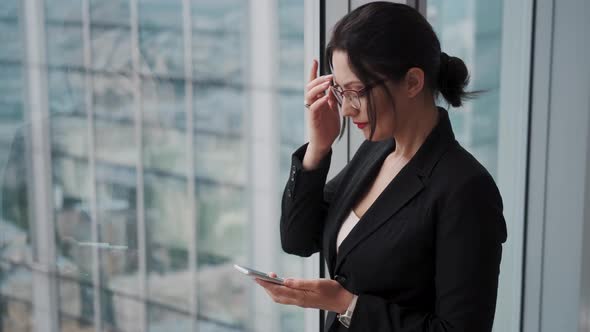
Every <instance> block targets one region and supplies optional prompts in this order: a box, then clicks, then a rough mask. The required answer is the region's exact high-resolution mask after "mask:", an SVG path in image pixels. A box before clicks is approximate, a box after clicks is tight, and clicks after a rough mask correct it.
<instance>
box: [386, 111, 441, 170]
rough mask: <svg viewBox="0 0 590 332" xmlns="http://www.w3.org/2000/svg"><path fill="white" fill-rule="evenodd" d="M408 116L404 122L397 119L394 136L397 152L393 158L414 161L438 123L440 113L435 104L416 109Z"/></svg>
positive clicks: (408, 113) (395, 151)
mask: <svg viewBox="0 0 590 332" xmlns="http://www.w3.org/2000/svg"><path fill="white" fill-rule="evenodd" d="M406 114H407V116H406V117H405V118H404V119H403V120H402V119H399V118H398V119H396V120H397V121H396V132H395V133H394V135H393V136H394V139H395V150H394V151H393V152H392V153H391V157H392V158H396V159H397V158H403V159H406V160H410V159H412V157H413V156H414V155H415V154H416V152H417V151H418V149H420V147H421V146H422V144H423V143H424V141H425V140H426V138H427V137H428V135H429V134H430V132H432V129H434V127H435V126H436V124H437V123H438V118H439V111H438V109H437V107H436V106H435V105H434V104H432V105H431V106H428V107H422V108H416V109H414V110H412V111H409V112H406ZM400 120H401V122H398V121H400Z"/></svg>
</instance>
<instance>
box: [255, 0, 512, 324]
mask: <svg viewBox="0 0 590 332" xmlns="http://www.w3.org/2000/svg"><path fill="white" fill-rule="evenodd" d="M326 58H327V61H328V65H329V67H330V68H331V69H332V73H333V74H332V75H325V76H321V77H316V71H317V62H315V61H314V66H313V68H312V73H311V77H310V82H309V83H308V84H307V87H306V95H305V103H306V107H307V108H308V109H309V112H310V116H309V119H310V120H309V132H310V140H309V143H308V144H306V145H304V146H302V147H301V148H299V149H298V150H297V151H296V152H295V153H294V154H293V157H292V168H291V174H290V177H289V181H288V183H287V186H286V188H285V192H284V196H283V200H282V216H281V242H282V247H283V249H284V251H286V252H287V253H291V254H295V255H299V256H305V257H307V256H310V255H311V254H313V253H315V252H318V251H320V250H321V251H322V252H323V253H324V255H325V257H326V263H327V266H328V269H329V273H330V277H331V279H319V280H301V279H287V280H286V282H285V285H275V284H271V283H267V282H264V281H262V280H257V283H259V284H260V285H261V286H263V287H264V288H265V290H266V291H267V293H268V294H269V295H270V296H271V297H272V298H273V300H274V301H276V302H278V303H282V304H288V305H298V306H301V307H305V308H318V309H323V310H327V311H329V313H328V317H327V320H326V331H469V332H472V331H477V332H481V331H491V329H492V323H493V318H494V311H495V306H496V295H497V287H498V275H499V266H500V260H501V251H502V243H503V242H505V240H506V224H505V221H504V218H503V216H502V199H501V197H500V194H499V192H498V189H497V187H496V184H495V183H494V180H493V179H492V177H491V176H490V175H489V173H488V172H487V171H486V170H485V168H484V167H483V166H481V165H480V164H479V163H478V162H477V161H476V160H475V158H473V156H472V155H471V154H469V153H468V152H467V151H466V150H464V149H463V148H462V147H461V146H460V145H459V143H458V142H457V141H456V140H455V138H454V135H453V130H452V128H451V124H450V122H449V117H448V113H447V111H446V110H445V109H443V108H440V107H437V106H435V100H436V98H437V96H439V95H442V97H444V99H446V101H448V103H449V104H450V105H452V106H454V107H458V106H460V105H461V104H462V101H463V100H464V99H465V98H467V97H470V96H471V95H470V94H469V93H466V92H465V90H464V88H465V86H466V85H467V82H468V72H467V68H466V67H465V64H464V63H463V61H461V60H460V59H458V58H455V57H449V56H448V55H446V54H445V53H441V50H440V44H439V41H438V39H437V37H436V35H435V33H434V31H433V30H432V27H431V26H430V25H429V24H428V22H427V21H426V20H425V19H424V18H423V17H422V15H420V14H419V13H418V12H417V11H416V10H414V9H413V8H411V7H408V6H405V5H401V4H395V3H389V2H373V3H369V4H367V5H365V6H362V7H359V8H358V9H356V10H355V11H353V12H351V13H350V14H348V15H346V16H345V17H344V18H342V20H341V21H340V22H338V24H337V25H336V26H335V28H334V31H333V34H332V37H331V41H330V43H329V44H328V46H327V50H326ZM326 92H327V94H325V93H326ZM339 111H341V112H342V115H343V116H344V117H348V118H350V119H351V120H352V122H353V123H354V124H355V125H356V126H357V127H358V128H359V129H360V130H361V131H362V132H363V134H364V135H365V137H366V138H367V140H366V141H365V142H364V143H363V144H362V145H361V146H360V148H359V149H358V151H357V152H356V154H355V155H354V157H353V159H352V160H351V161H350V162H349V163H348V165H347V166H346V167H345V168H344V169H343V170H342V171H341V172H340V173H339V174H338V175H337V176H336V177H335V178H334V179H332V180H331V181H329V182H328V183H326V177H327V174H328V169H329V167H330V157H331V145H332V144H333V142H334V141H335V140H336V138H337V137H338V134H339V132H341V130H343V129H344V126H342V129H341V127H340V124H339V123H340V117H339ZM343 123H345V122H343ZM271 275H273V276H274V275H275V274H274V273H273V274H271Z"/></svg>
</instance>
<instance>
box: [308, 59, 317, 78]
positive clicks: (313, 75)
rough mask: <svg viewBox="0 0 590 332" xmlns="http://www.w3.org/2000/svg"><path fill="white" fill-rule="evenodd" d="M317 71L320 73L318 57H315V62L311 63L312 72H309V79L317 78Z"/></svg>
mask: <svg viewBox="0 0 590 332" xmlns="http://www.w3.org/2000/svg"><path fill="white" fill-rule="evenodd" d="M317 73H318V61H317V60H316V59H313V62H312V64H311V72H310V73H309V80H310V81H313V80H315V79H316V77H317Z"/></svg>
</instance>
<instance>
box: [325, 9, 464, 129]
mask: <svg viewBox="0 0 590 332" xmlns="http://www.w3.org/2000/svg"><path fill="white" fill-rule="evenodd" d="M337 50H340V51H345V52H347V54H348V61H349V64H350V66H351V69H352V71H353V72H354V73H355V75H356V76H357V77H358V78H359V79H360V80H361V81H362V82H363V83H364V84H365V85H367V84H371V83H372V82H376V81H379V80H384V79H385V80H391V81H393V82H399V81H401V80H402V79H403V78H404V77H405V75H406V73H407V72H408V70H409V69H410V68H414V67H416V68H420V69H422V70H423V71H424V77H425V88H426V89H428V90H429V91H431V92H432V94H433V97H436V96H438V94H439V93H440V94H442V96H443V97H444V99H445V100H447V102H448V103H449V104H450V105H452V106H454V107H459V106H461V105H462V104H463V101H464V100H465V99H468V98H470V97H473V96H474V95H475V94H476V93H471V92H466V91H465V87H466V86H467V84H468V83H469V73H468V71H467V67H466V66H465V63H463V61H462V60H461V59H459V58H456V57H451V56H448V55H447V54H446V53H444V52H441V49H440V42H439V40H438V38H437V36H436V34H435V33H434V30H433V29H432V26H431V25H430V24H429V23H428V21H427V20H426V19H425V18H424V17H423V16H422V14H420V13H419V12H418V11H417V10H415V9H414V8H412V7H410V6H407V5H403V4H398V3H392V2H385V1H378V2H371V3H368V4H366V5H363V6H360V7H358V8H357V9H355V10H354V11H352V12H350V13H349V14H348V15H346V16H344V17H343V18H342V19H340V21H338V23H336V25H335V27H334V29H333V31H332V36H331V38H330V42H329V43H328V45H327V47H326V53H325V55H326V57H325V59H326V62H327V67H328V68H330V70H331V69H332V68H333V64H332V55H333V53H334V51H337ZM388 93H389V92H388ZM389 97H390V98H391V99H392V101H393V97H392V96H391V95H389ZM367 102H368V105H367V106H368V107H367V110H368V112H367V113H368V116H369V123H370V125H371V137H370V139H371V138H372V137H373V133H374V131H375V126H376V111H375V109H374V107H373V102H372V100H371V94H368V95H367ZM345 128H346V121H342V131H341V134H340V136H341V137H342V134H343V133H344V130H345Z"/></svg>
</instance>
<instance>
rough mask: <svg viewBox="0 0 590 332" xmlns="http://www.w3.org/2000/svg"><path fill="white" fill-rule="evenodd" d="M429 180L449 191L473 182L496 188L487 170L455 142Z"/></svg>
mask: <svg viewBox="0 0 590 332" xmlns="http://www.w3.org/2000/svg"><path fill="white" fill-rule="evenodd" d="M431 180H432V181H434V182H440V183H442V184H444V185H445V186H446V188H447V189H449V190H452V188H456V187H460V186H462V185H464V184H466V183H469V182H475V181H477V182H479V183H486V184H487V185H489V186H492V187H496V183H495V181H494V178H493V177H492V175H491V174H490V173H489V172H488V170H487V169H486V168H485V167H484V166H483V165H482V164H481V163H480V162H479V161H478V160H477V159H476V158H475V157H474V156H473V154H471V153H470V152H469V151H467V150H466V149H465V148H464V147H463V146H461V145H460V144H459V143H458V142H456V141H455V142H454V143H453V144H451V145H450V146H449V148H448V149H447V151H446V152H445V153H444V155H443V156H442V157H441V158H440V160H439V162H438V163H437V165H436V167H434V169H433V171H432V174H431Z"/></svg>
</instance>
